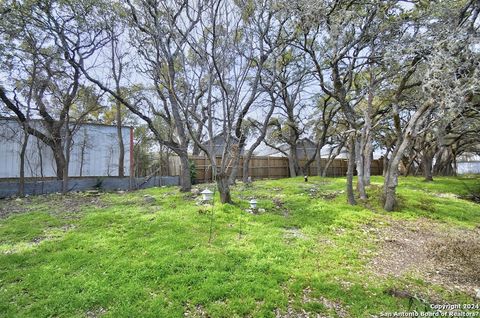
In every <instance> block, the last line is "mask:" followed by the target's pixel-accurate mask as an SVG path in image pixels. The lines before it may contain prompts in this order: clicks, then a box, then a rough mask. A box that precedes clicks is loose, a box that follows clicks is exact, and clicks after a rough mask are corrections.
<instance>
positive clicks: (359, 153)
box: [349, 138, 367, 202]
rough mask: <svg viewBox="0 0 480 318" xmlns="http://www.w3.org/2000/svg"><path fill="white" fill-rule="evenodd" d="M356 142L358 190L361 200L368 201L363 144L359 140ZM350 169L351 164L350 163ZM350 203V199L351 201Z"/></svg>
mask: <svg viewBox="0 0 480 318" xmlns="http://www.w3.org/2000/svg"><path fill="white" fill-rule="evenodd" d="M356 139H357V140H356V141H354V142H355V159H356V160H355V161H356V166H357V190H358V193H359V195H360V200H366V199H367V193H366V191H365V180H364V174H363V172H364V168H365V165H364V161H363V151H362V142H361V141H359V140H358V138H356ZM349 168H350V163H349ZM349 202H350V199H349Z"/></svg>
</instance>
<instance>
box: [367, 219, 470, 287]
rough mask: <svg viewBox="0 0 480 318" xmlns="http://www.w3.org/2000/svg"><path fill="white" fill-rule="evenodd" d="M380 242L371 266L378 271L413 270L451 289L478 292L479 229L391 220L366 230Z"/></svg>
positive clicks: (388, 273)
mask: <svg viewBox="0 0 480 318" xmlns="http://www.w3.org/2000/svg"><path fill="white" fill-rule="evenodd" d="M367 231H368V233H370V234H372V235H373V236H374V237H375V239H376V240H378V241H379V242H380V244H381V249H380V251H379V253H378V255H377V256H376V257H375V258H374V259H373V260H372V261H371V262H370V264H369V265H370V266H369V268H370V269H371V270H372V271H373V272H374V273H376V274H377V275H380V276H383V277H388V276H393V277H401V276H404V275H405V274H413V275H414V276H416V277H419V278H421V279H423V280H424V281H426V282H428V283H434V284H438V285H440V286H442V287H443V288H445V289H447V290H451V291H460V292H466V293H468V294H470V295H472V296H474V295H475V289H476V288H478V287H479V286H480V273H479V271H478V269H479V268H480V230H479V229H475V230H466V229H458V228H453V227H447V226H445V225H441V224H438V223H435V222H434V221H432V220H426V219H419V220H417V221H391V222H390V226H388V227H384V228H370V229H368V230H367Z"/></svg>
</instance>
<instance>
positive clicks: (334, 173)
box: [190, 156, 383, 182]
mask: <svg viewBox="0 0 480 318" xmlns="http://www.w3.org/2000/svg"><path fill="white" fill-rule="evenodd" d="M216 159H217V164H220V162H221V157H217V158H216ZM190 160H192V161H193V163H194V164H195V170H196V182H208V181H211V180H212V167H211V165H210V160H209V159H208V158H207V157H204V156H191V157H190ZM327 161H328V160H327V159H321V167H322V169H323V168H324V167H325V165H326V164H327ZM305 162H306V160H300V166H303V165H304V164H305ZM382 172H383V161H382V160H372V166H371V174H372V175H381V174H382ZM346 173H347V160H346V159H334V160H333V161H332V163H331V164H330V166H329V167H328V169H327V174H326V175H327V177H342V176H345V175H346ZM248 175H249V176H250V177H252V178H253V179H265V178H272V179H277V178H287V177H289V176H290V170H289V169H288V158H286V157H263V156H262V157H260V156H253V157H252V158H251V159H250V162H249V165H248ZM308 175H309V176H316V175H317V163H316V162H313V163H312V164H311V165H310V167H309V169H308ZM242 177H243V157H241V158H240V164H239V167H238V174H237V178H240V179H241V178H242Z"/></svg>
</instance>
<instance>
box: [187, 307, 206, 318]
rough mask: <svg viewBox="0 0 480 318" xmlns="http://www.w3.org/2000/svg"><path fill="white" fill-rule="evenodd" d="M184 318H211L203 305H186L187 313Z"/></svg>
mask: <svg viewBox="0 0 480 318" xmlns="http://www.w3.org/2000/svg"><path fill="white" fill-rule="evenodd" d="M183 316H184V317H194V318H203V317H209V315H208V314H207V312H206V311H205V308H203V306H202V305H192V304H190V303H187V304H186V309H185V312H184V313H183Z"/></svg>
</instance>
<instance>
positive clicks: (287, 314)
mask: <svg viewBox="0 0 480 318" xmlns="http://www.w3.org/2000/svg"><path fill="white" fill-rule="evenodd" d="M301 302H302V304H303V305H308V304H312V303H319V304H322V305H323V307H325V308H326V309H327V310H328V311H330V313H335V316H336V317H339V318H347V317H350V315H349V314H348V312H347V310H346V309H345V308H344V306H343V305H342V304H341V303H339V302H336V301H333V300H330V299H327V298H325V297H322V296H320V297H313V296H312V290H311V289H310V288H309V287H307V288H305V289H304V290H303V294H302V299H301ZM293 303H294V300H293V299H292V298H289V300H288V306H287V310H286V311H281V310H280V309H278V308H277V309H276V310H275V318H329V317H332V315H331V314H330V313H329V314H327V313H322V314H320V313H311V312H308V311H306V310H305V309H295V308H294V306H293Z"/></svg>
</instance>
